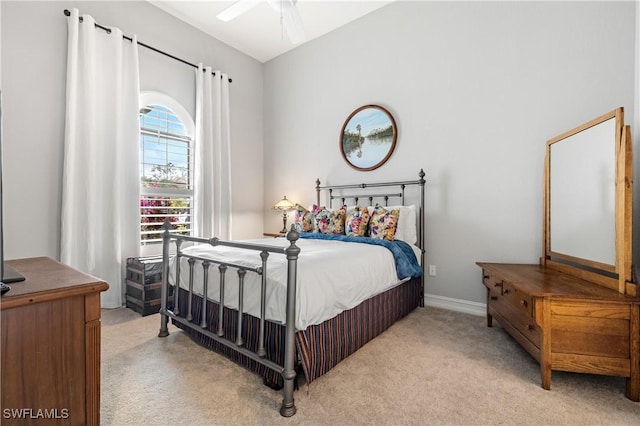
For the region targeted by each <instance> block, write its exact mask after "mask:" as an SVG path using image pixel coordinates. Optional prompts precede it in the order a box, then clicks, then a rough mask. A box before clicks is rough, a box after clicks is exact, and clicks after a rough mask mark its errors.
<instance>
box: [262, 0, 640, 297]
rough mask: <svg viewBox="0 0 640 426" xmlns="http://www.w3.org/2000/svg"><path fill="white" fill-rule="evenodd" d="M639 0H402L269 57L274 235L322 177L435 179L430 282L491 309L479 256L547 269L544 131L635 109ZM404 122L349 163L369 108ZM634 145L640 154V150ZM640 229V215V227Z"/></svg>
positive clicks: (268, 197) (442, 292) (267, 119)
mask: <svg viewBox="0 0 640 426" xmlns="http://www.w3.org/2000/svg"><path fill="white" fill-rule="evenodd" d="M635 21H636V13H635V4H634V3H633V2H621V3H612V2H584V3H580V2H568V3H556V2H523V3H520V2H470V3H463V2H403V1H401V2H396V3H393V4H391V5H389V6H385V7H384V8H381V9H379V10H377V11H375V12H373V13H371V14H369V15H367V16H365V17H363V18H362V19H360V20H358V21H355V22H353V23H351V24H349V25H347V26H345V27H343V28H341V29H339V30H337V31H335V32H333V33H331V34H328V35H326V36H324V37H322V38H320V39H317V40H315V41H312V42H310V43H308V44H306V45H303V46H301V47H299V48H297V49H296V50H293V51H291V52H289V53H287V54H285V55H283V56H280V57H278V58H276V59H274V60H272V61H270V62H268V63H266V64H265V71H264V72H265V77H264V90H265V95H264V99H265V104H264V123H265V124H264V138H265V148H264V157H265V166H264V167H265V171H271V172H269V173H265V185H264V196H265V212H266V213H265V228H266V229H276V227H277V226H278V223H279V222H278V217H277V215H276V214H273V213H271V214H270V212H269V211H268V207H269V205H271V204H272V203H273V202H275V201H276V200H278V199H279V198H280V197H281V196H282V195H283V194H287V196H289V198H291V199H292V200H294V201H297V202H300V203H301V204H310V203H312V202H313V201H314V199H315V198H314V197H315V191H314V190H313V188H314V182H315V179H316V178H320V179H321V181H322V182H325V183H360V182H366V181H381V180H389V179H401V180H405V179H416V178H417V173H418V170H419V169H420V168H424V170H425V172H426V174H427V176H426V179H427V191H426V200H427V201H426V202H427V208H426V238H427V246H426V249H427V253H426V256H427V263H429V264H435V265H437V276H435V277H427V282H426V287H427V288H426V291H427V293H429V294H434V295H438V296H442V297H447V298H453V299H462V300H467V301H472V302H478V303H482V302H484V301H485V292H484V290H483V287H482V285H481V281H480V269H479V268H478V267H477V266H476V265H475V262H476V261H496V262H527V263H536V262H538V258H539V256H540V255H541V252H542V247H541V245H542V180H543V175H542V172H543V159H544V152H545V142H546V140H548V139H550V138H551V137H554V136H556V135H558V134H560V133H562V132H564V131H565V130H568V129H570V128H573V127H575V126H577V125H579V124H581V123H583V122H585V121H588V120H590V119H592V118H595V117H597V116H599V115H601V114H603V113H605V112H607V111H610V110H612V109H614V108H615V107H618V106H623V107H624V108H625V111H626V117H628V118H627V122H628V123H631V122H632V121H633V118H632V117H635V113H634V66H635V65H634V59H633V58H634V53H635V49H636V47H635V43H636V41H635V40H636V38H635V34H636V33H635V25H636V23H635ZM371 103H374V104H381V105H383V106H385V107H386V108H387V109H388V110H390V112H391V113H392V114H393V115H394V117H395V119H396V121H397V124H398V128H399V139H398V144H397V146H396V149H395V152H394V154H393V155H392V156H391V158H390V160H389V161H388V162H387V163H386V164H385V165H384V166H382V167H381V168H379V169H377V170H374V171H371V172H358V171H355V170H353V169H351V168H350V167H349V166H348V165H347V164H346V163H345V162H344V161H343V159H342V157H341V155H340V150H339V141H338V139H339V133H340V129H341V127H342V125H343V123H344V120H345V119H346V117H347V116H348V115H349V114H350V113H351V112H352V111H353V110H354V109H356V108H357V107H359V106H362V105H366V104H371ZM635 148H636V149H635V150H636V152H638V149H637V144H636V147H635ZM637 226H639V224H636V227H637Z"/></svg>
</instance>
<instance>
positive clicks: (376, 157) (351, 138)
mask: <svg viewBox="0 0 640 426" xmlns="http://www.w3.org/2000/svg"><path fill="white" fill-rule="evenodd" d="M397 137H398V131H397V129H396V122H395V120H394V119H393V116H392V115H391V114H390V113H389V111H387V110H386V109H385V108H383V107H381V106H379V105H365V106H362V107H360V108H358V109H356V110H355V111H353V112H352V113H351V115H349V117H347V119H346V121H345V122H344V125H343V126H342V132H340V151H341V152H342V156H343V157H344V159H345V161H346V162H347V163H348V164H349V165H350V166H351V167H353V168H354V169H356V170H361V171H368V170H374V169H377V168H378V167H380V166H382V165H383V164H384V163H385V162H386V161H387V160H388V159H389V157H391V154H392V153H393V149H394V148H395V146H396V140H397Z"/></svg>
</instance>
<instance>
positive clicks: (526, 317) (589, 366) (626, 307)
mask: <svg viewBox="0 0 640 426" xmlns="http://www.w3.org/2000/svg"><path fill="white" fill-rule="evenodd" d="M478 266H480V267H481V268H482V282H483V284H484V285H485V287H486V288H487V326H488V327H491V326H492V325H493V319H494V318H495V319H496V320H497V321H498V322H499V323H500V324H501V325H502V326H503V327H504V329H505V330H506V331H507V332H508V333H509V334H510V335H511V336H512V337H513V338H514V339H515V340H516V341H518V343H520V345H522V347H523V348H524V349H526V350H527V352H529V353H530V354H531V355H532V356H533V357H534V358H535V359H536V360H537V361H538V362H539V363H540V375H541V378H542V387H543V388H544V389H550V388H551V371H552V370H557V371H571V372H577V373H591V374H604V375H609V376H619V377H625V378H626V379H627V381H626V392H625V394H626V396H627V397H628V398H629V399H631V400H633V401H640V298H638V297H634V296H629V295H625V294H621V293H618V292H616V291H614V290H611V289H608V288H604V287H602V286H598V285H596V284H593V283H591V282H589V281H585V280H582V279H580V278H576V277H574V276H572V275H568V274H566V273H563V272H560V271H557V270H554V269H552V268H545V267H542V266H540V265H518V264H504V263H503V264H500V263H481V262H479V263H478Z"/></svg>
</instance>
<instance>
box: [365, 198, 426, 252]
mask: <svg viewBox="0 0 640 426" xmlns="http://www.w3.org/2000/svg"><path fill="white" fill-rule="evenodd" d="M383 207H384V208H385V210H393V209H399V210H400V216H398V225H397V227H396V233H395V235H394V237H393V239H394V240H402V241H404V242H405V243H409V244H417V243H418V229H417V219H416V218H417V216H418V210H417V209H416V206H415V205H413V204H412V205H410V206H388V207H387V206H383ZM368 208H369V214H373V210H374V209H375V206H368Z"/></svg>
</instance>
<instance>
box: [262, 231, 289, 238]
mask: <svg viewBox="0 0 640 426" xmlns="http://www.w3.org/2000/svg"><path fill="white" fill-rule="evenodd" d="M262 235H264V236H265V237H274V238H275V237H282V236H283V235H285V233H284V232H263V233H262Z"/></svg>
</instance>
